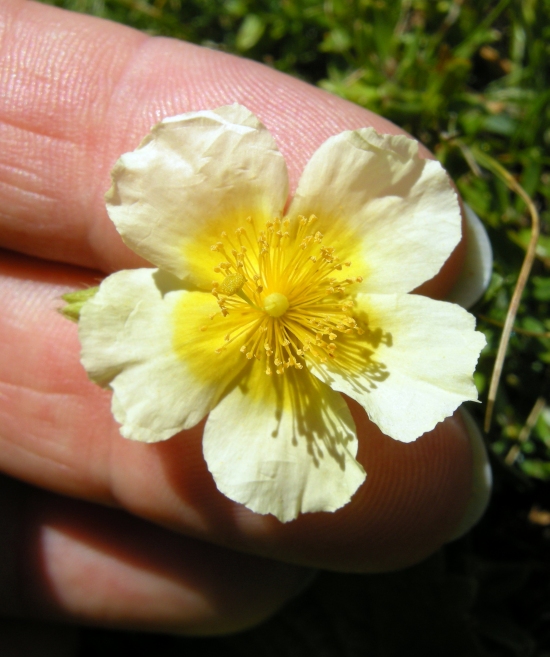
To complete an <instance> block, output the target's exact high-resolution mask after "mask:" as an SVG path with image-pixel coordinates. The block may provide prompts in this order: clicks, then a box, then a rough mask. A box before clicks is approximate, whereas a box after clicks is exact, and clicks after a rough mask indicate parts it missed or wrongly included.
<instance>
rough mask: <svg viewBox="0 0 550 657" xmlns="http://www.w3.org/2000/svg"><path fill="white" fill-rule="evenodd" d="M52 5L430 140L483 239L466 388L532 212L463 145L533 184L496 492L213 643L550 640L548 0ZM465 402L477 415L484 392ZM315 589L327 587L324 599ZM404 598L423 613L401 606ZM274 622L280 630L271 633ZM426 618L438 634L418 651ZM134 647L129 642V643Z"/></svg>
mask: <svg viewBox="0 0 550 657" xmlns="http://www.w3.org/2000/svg"><path fill="white" fill-rule="evenodd" d="M51 4H56V5H57V6H62V7H65V8H68V9H73V10H76V11H83V12H86V13H90V14H95V15H98V16H102V17H105V18H109V19H111V20H116V21H120V22H123V23H125V24H127V25H131V26H134V27H136V28H138V29H141V30H145V31H147V32H148V33H150V34H162V35H168V36H172V37H175V38H181V39H185V40H188V41H192V42H194V43H198V44H203V45H207V46H209V47H213V48H218V49H220V50H224V51H227V52H232V53H237V54H240V55H242V56H245V57H250V58H252V59H255V60H258V61H261V62H264V63H266V64H268V65H269V66H273V67H274V68H276V69H278V70H281V71H284V72H286V73H290V74H291V75H296V76H298V77H300V78H302V79H304V80H307V81H309V82H311V83H312V84H316V85H319V86H320V87H322V88H324V89H327V90H329V91H331V92H333V93H335V94H338V95H339V96H342V97H343V98H347V99H349V100H351V101H353V102H355V103H357V104H359V105H362V106H363V107H366V108H368V109H371V110H373V111H375V112H378V113H379V114H382V115H383V116H385V117H387V118H389V119H391V120H392V121H394V122H395V123H397V124H398V125H400V126H402V127H403V128H405V129H407V130H408V131H409V132H411V133H412V134H413V135H414V136H416V137H417V138H418V139H420V140H421V141H423V142H424V143H425V144H426V145H427V146H428V147H429V148H431V149H432V150H433V151H434V152H435V153H436V155H437V157H438V158H439V159H440V160H441V162H442V163H443V165H444V166H445V167H446V168H447V170H448V171H449V172H450V174H451V176H452V177H453V178H454V180H455V181H456V183H457V185H458V188H459V190H460V192H461V194H462V195H463V197H464V199H465V200H466V201H467V202H468V203H469V204H470V205H471V206H472V207H473V208H474V210H475V211H476V212H477V213H478V214H479V216H480V217H481V218H482V220H483V221H484V223H485V225H486V227H487V229H488V231H489V235H490V237H491V240H492V243H493V248H494V251H495V263H494V273H493V278H492V281H491V285H490V287H489V289H488V290H487V293H486V294H485V297H484V298H483V299H482V301H480V302H479V303H478V305H477V306H476V307H475V308H474V309H473V312H474V313H475V314H476V315H477V316H478V318H479V326H480V328H481V330H483V331H484V333H485V334H486V336H487V340H488V347H487V348H486V349H485V351H484V352H483V354H482V358H481V361H480V365H479V369H478V373H477V375H476V381H477V384H478V387H479V391H480V395H481V398H482V400H484V399H485V395H486V393H487V388H488V381H489V379H490V374H491V370H492V366H493V362H494V356H495V353H496V348H497V346H498V340H499V337H500V327H499V324H500V323H501V322H503V321H504V317H505V314H506V309H507V307H508V303H509V301H510V297H511V294H512V292H513V288H514V285H515V282H516V280H517V276H518V272H519V268H520V266H521V262H522V259H523V257H524V254H525V248H526V244H527V241H528V239H529V223H530V221H529V215H528V213H527V211H526V207H525V204H524V203H523V201H521V200H520V199H519V198H518V197H517V196H515V195H514V194H512V193H511V192H510V191H509V190H508V188H507V187H506V185H505V183H504V181H503V180H501V179H499V178H498V177H496V176H495V175H493V174H491V173H489V172H488V171H486V170H484V169H483V168H482V167H480V166H479V163H478V162H477V161H476V158H477V159H479V157H478V155H476V154H479V153H482V154H483V155H484V156H488V157H490V158H492V159H493V160H495V161H496V162H498V163H500V164H501V165H502V166H503V167H505V168H506V169H507V170H508V171H509V172H510V173H512V174H513V175H514V177H515V178H516V180H517V181H518V182H519V183H520V184H521V185H522V186H523V188H524V189H525V190H526V191H527V193H528V194H529V195H530V196H531V198H532V199H533V200H534V202H535V204H536V206H537V208H538V209H539V212H540V215H541V221H542V237H541V239H540V242H539V246H538V249H537V259H536V262H535V265H534V268H533V272H532V276H531V279H530V281H529V283H528V286H527V289H526V291H525V293H524V295H523V298H522V301H521V305H520V309H519V313H518V316H517V320H516V327H518V329H519V330H518V331H516V332H514V333H513V335H512V339H511V341H510V345H509V350H508V357H507V359H506V363H505V366H504V372H503V377H502V383H501V386H500V390H499V394H498V398H497V403H496V409H495V419H494V422H493V427H492V429H491V432H490V434H489V436H488V444H489V445H490V448H491V450H492V453H493V456H494V466H495V475H496V493H495V499H494V502H493V505H492V509H491V511H490V513H489V514H488V515H487V517H486V519H485V520H484V521H483V522H482V523H481V525H480V526H479V528H478V529H477V530H476V531H475V532H474V533H473V537H470V538H468V539H466V540H465V541H462V542H460V543H458V544H457V545H454V546H452V547H450V548H446V549H445V551H444V552H442V553H440V554H439V555H436V557H434V558H433V559H431V560H429V561H428V562H426V564H422V565H421V566H418V567H417V568H414V569H410V570H408V571H406V572H405V573H403V574H402V575H385V576H376V577H374V578H365V577H358V576H357V577H355V578H353V577H349V576H346V577H343V576H334V575H328V574H327V575H325V576H323V577H322V578H321V580H320V582H319V584H317V586H316V587H315V588H314V589H313V590H312V591H310V593H308V594H306V595H305V596H302V598H301V599H300V601H297V602H296V603H294V605H293V606H292V605H291V607H290V611H289V610H288V609H287V610H286V611H284V612H282V614H280V615H279V616H278V617H277V618H276V619H274V620H273V621H271V622H270V623H268V624H267V625H265V626H263V627H262V628H259V629H258V630H255V631H253V632H249V633H246V634H245V635H242V636H240V637H237V638H233V639H225V640H224V639H222V640H216V641H217V643H215V646H216V650H218V651H220V652H221V653H222V654H228V655H231V654H238V655H248V654H253V653H254V654H255V655H256V654H259V655H264V654H265V655H271V654H273V655H274V654H289V655H290V654H293V655H294V654H296V655H313V654H327V655H345V656H346V655H355V654H373V655H384V656H387V655H388V656H389V655H394V654H395V655H398V654H408V655H416V654H426V655H429V654H436V655H439V654H441V655H443V654H445V655H446V656H447V655H448V656H452V655H468V656H469V655H483V656H485V655H505V656H506V655H523V656H525V655H540V656H542V655H550V632H549V631H548V629H545V627H544V625H543V624H542V623H541V620H540V619H541V618H542V615H543V614H546V615H548V612H549V610H550V607H549V603H548V599H549V598H550V596H549V595H548V590H547V586H546V585H545V584H544V578H541V576H540V575H541V574H545V575H546V576H547V575H548V567H549V566H548V557H547V551H546V550H547V542H548V536H547V533H545V532H547V531H548V530H546V529H545V528H544V526H542V525H539V524H537V522H535V521H534V516H533V514H531V516H530V517H531V520H530V519H529V511H530V510H531V509H532V508H533V507H540V508H550V499H549V498H550V495H549V493H548V490H547V488H546V485H545V484H544V482H545V481H547V480H549V479H550V407H548V406H545V407H544V409H543V410H542V412H541V414H540V415H539V417H538V420H537V421H536V423H535V425H534V427H533V429H532V431H531V433H530V435H529V436H528V438H527V439H526V440H523V441H521V443H518V438H519V436H520V434H521V431H522V427H523V426H524V424H525V422H526V420H527V418H528V416H529V414H530V411H531V409H532V408H533V406H534V404H535V402H536V401H537V399H539V398H541V397H542V398H543V399H544V400H548V394H549V389H550V388H549V375H548V372H549V365H550V337H549V336H550V312H549V311H550V278H549V277H548V269H549V267H550V215H549V210H548V203H547V201H548V198H549V196H550V184H549V183H550V166H549V164H550V156H549V155H548V153H549V149H548V147H549V145H550V121H549V119H550V103H549V100H550V69H549V63H548V62H549V54H550V21H549V20H548V17H549V16H550V0H522V1H520V0H500V1H498V2H497V1H494V0H463V1H462V2H459V1H457V0H455V1H454V2H451V1H449V0H441V1H439V2H437V1H432V0H393V1H392V0H385V1H384V0H332V1H331V0H325V1H324V2H321V1H319V0H296V1H294V2H290V1H285V0H281V1H276V0H187V1H186V0H158V1H156V2H153V1H151V2H147V1H145V0H55V2H51ZM471 410H472V412H473V413H474V414H475V415H476V417H477V418H478V419H479V420H480V421H481V414H482V410H483V409H482V408H481V407H479V405H477V406H472V408H471ZM515 445H518V447H519V453H518V457H517V459H516V461H515V463H514V464H513V465H507V464H505V463H504V460H503V459H504V457H505V455H506V454H508V452H509V451H510V449H511V448H512V447H514V446H515ZM358 582H360V585H358V584H357V583H358ZM331 587H332V588H331ZM330 591H332V592H333V593H335V595H337V596H339V597H337V599H338V600H339V602H338V603H337V604H336V605H335V606H334V609H333V610H332V611H331V610H330V605H328V603H327V599H328V597H330V595H329V593H330ZM373 592H378V594H380V593H381V592H382V593H383V596H382V597H383V598H384V599H385V600H386V609H387V610H389V611H380V610H378V611H376V610H375V609H374V606H375V605H374V603H373V600H374V599H375V598H374V597H373V596H374V595H375V593H373ZM327 596H328V597H327ZM342 600H345V601H348V602H349V601H350V600H351V601H352V602H353V603H354V604H353V605H352V604H349V603H348V602H345V603H342ZM418 600H420V601H421V604H422V605H424V607H423V608H425V609H426V614H425V615H424V617H421V616H419V615H418V611H417V610H416V609H415V608H414V607H415V601H418ZM429 600H431V601H432V602H433V604H432V605H431V606H430V604H429V602H428V601H429ZM405 601H406V602H408V603H409V607H407V605H406V604H405ZM402 602H403V604H401V603H402ZM300 605H301V606H300ZM354 605H355V606H354ZM354 609H355V611H354ZM357 609H359V610H361V611H362V613H363V612H364V614H366V616H367V617H369V614H372V613H375V615H376V614H378V615H376V618H378V619H379V623H378V625H376V624H373V622H372V621H370V620H368V621H367V620H365V618H364V617H362V618H363V621H362V622H363V623H364V628H366V629H364V630H363V631H359V630H358V625H357V624H354V621H353V619H354V618H355V615H354V614H356V610H357ZM308 610H309V611H308ZM390 612H391V613H393V614H394V616H391V613H390ZM300 614H302V616H300ZM316 614H317V616H318V620H317V621H316V620H315V619H316V618H317V616H316ZM295 617H298V618H302V620H301V621H300V622H298V621H293V620H292V619H293V618H295ZM411 618H413V619H415V622H414V623H413V622H412V621H411ZM396 623H397V624H400V625H401V627H402V628H405V629H404V636H405V637H406V638H407V640H406V643H405V644H402V645H401V644H399V640H398V639H396V638H395V632H394V629H395V628H394V626H395V624H396ZM277 628H278V632H279V633H278V634H277V633H276V632H275V630H277ZM392 628H394V629H392ZM384 630H387V633H386V635H385V634H384ZM274 633H275V634H276V635H277V636H281V637H282V638H279V639H278V640H279V641H282V643H280V644H279V643H277V642H275V643H274V642H273V640H272V638H271V639H270V638H269V637H272V635H273V636H275V634H274ZM285 633H286V634H285ZM440 634H441V637H442V638H441V641H442V642H443V643H441V644H440V646H444V648H441V647H440V648H439V652H438V650H435V649H434V650H435V651H434V652H430V651H431V650H432V648H433V646H434V645H435V644H434V643H433V642H434V641H435V640H436V639H435V638H434V637H438V636H439V635H440ZM325 635H326V636H325ZM445 635H448V637H449V638H448V640H446V639H444V636H445ZM320 636H325V638H326V644H327V646H329V648H327V649H326V651H325V652H324V653H321V652H318V650H317V649H316V648H315V647H314V646H315V645H317V644H316V641H317V639H318V638H319V637H320ZM350 636H353V637H356V639H357V640H356V643H354V642H353V641H352V640H351V639H350ZM86 637H87V643H86V646H87V647H86V648H85V650H88V651H89V652H85V653H83V654H86V655H88V654H89V655H92V654H93V655H95V654H100V652H105V651H107V653H109V650H113V651H114V650H118V647H120V646H119V645H118V643H117V642H119V641H122V640H123V639H121V638H120V637H119V636H118V635H116V634H114V633H108V632H105V633H96V634H90V633H88V634H87V635H86ZM315 637H317V639H315ZM384 637H385V638H384ZM452 637H456V639H455V640H453V638H452ZM458 637H461V638H460V640H459V638H458ZM314 639H315V640H314ZM125 640H127V641H131V639H130V638H128V637H126V639H125ZM155 641H156V643H155V644H154V645H155V646H157V648H159V646H164V647H163V648H159V649H157V648H154V649H153V652H156V654H159V655H172V654H182V653H183V652H185V653H186V654H191V655H200V654H202V652H201V651H202V650H203V647H204V646H205V645H206V643H208V642H206V643H203V642H200V641H199V642H187V643H185V642H183V643H181V644H180V643H178V642H180V641H181V640H179V639H169V638H160V637H157V638H156V639H155ZM445 641H446V642H445ZM94 642H95V643H94ZM97 642H99V644H98V643H97ZM102 642H106V643H105V644H104V643H102ZM137 643H139V642H137ZM96 644H97V645H99V646H100V647H98V649H97V650H98V651H97V653H96V652H93V651H94V650H95V648H94V647H93V646H95V645H96ZM107 645H110V646H111V648H109V649H106V648H105V646H107ZM140 645H143V644H140ZM273 645H278V646H279V652H277V653H276V652H274V648H273ZM101 646H104V647H103V648H102V647H101ZM117 646H118V647H117ZM358 646H362V647H363V648H364V650H362V651H361V650H359V648H358ZM143 650H145V648H144V649H143ZM161 650H164V651H165V652H161ZM133 654H135V655H140V654H141V652H140V648H139V647H138V646H137V645H136V649H135V651H134V653H133ZM143 654H145V652H144V653H143Z"/></svg>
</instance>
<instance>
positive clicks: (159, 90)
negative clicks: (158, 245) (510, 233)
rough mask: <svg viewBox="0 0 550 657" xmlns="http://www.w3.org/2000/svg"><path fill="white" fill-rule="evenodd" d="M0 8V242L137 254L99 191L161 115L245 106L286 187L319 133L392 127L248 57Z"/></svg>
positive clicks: (60, 252) (450, 268) (103, 263)
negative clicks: (270, 142) (274, 149)
mask: <svg viewBox="0 0 550 657" xmlns="http://www.w3.org/2000/svg"><path fill="white" fill-rule="evenodd" d="M0 11H1V16H2V18H1V20H2V24H3V26H4V27H3V30H2V32H1V33H0V48H1V49H2V53H3V61H4V62H6V65H4V66H3V70H2V74H1V77H0V90H1V94H0V137H1V139H2V143H3V149H2V153H0V207H1V208H2V210H1V211H0V235H1V237H0V246H3V247H5V248H9V249H13V250H17V251H21V252H24V253H27V254H29V255H36V256H39V257H41V258H48V259H55V260H59V261H63V262H67V263H72V264H78V265H80V266H85V267H91V268H96V269H101V270H103V271H114V270H117V269H121V268H127V267H133V266H138V265H140V264H143V261H141V260H140V259H139V258H138V257H137V256H136V255H135V254H133V253H132V252H130V251H129V250H128V249H127V248H126V247H125V246H124V245H123V244H122V242H121V240H120V238H119V236H118V234H117V233H116V231H115V229H114V227H113V225H112V223H111V222H110V221H109V219H108V217H107V214H106V212H105V207H104V201H103V196H104V193H105V191H106V190H107V189H108V188H109V184H110V182H109V172H110V170H111V168H112V166H113V164H114V163H115V161H116V160H117V158H118V157H119V156H120V154H121V153H123V152H125V151H128V150H131V149H133V148H135V147H136V146H137V145H138V144H139V142H140V141H141V139H142V138H143V136H144V135H145V134H147V132H148V131H149V129H150V127H151V126H152V125H153V124H155V123H157V122H158V121H160V120H161V119H162V118H164V117H166V116H170V115H175V114H178V113H181V112H186V111H189V110H197V109H212V108H215V107H217V106H220V105H224V104H228V103H233V102H239V103H241V104H244V105H246V106H247V107H248V108H249V109H250V110H252V111H253V112H254V113H255V114H256V115H257V116H259V117H260V119H261V120H262V121H263V122H264V123H265V124H266V126H267V127H268V129H269V130H270V131H271V133H272V134H273V135H274V137H275V139H276V141H277V144H278V146H279V148H280V150H281V151H282V153H283V155H284V156H285V159H286V161H287V164H288V168H289V175H290V188H291V193H292V191H293V189H294V188H295V186H296V183H297V179H298V177H299V174H300V173H301V171H302V169H303V167H304V165H305V163H306V162H307V161H308V159H309V157H310V156H311V154H312V153H313V152H314V151H315V150H316V148H317V147H318V146H319V145H320V144H321V143H322V142H324V141H325V140H326V139H327V138H328V137H329V136H331V135H334V134H336V133H338V132H341V131H342V130H344V129H355V128H360V127H367V126H373V127H375V128H376V129H377V130H378V131H380V132H386V133H393V134H395V133H401V132H402V131H401V130H400V129H399V128H397V127H396V126H394V125H393V124H391V123H389V122H388V121H386V120H384V119H382V118H380V117H378V116H376V115H374V114H372V113H370V112H368V111H366V110H364V109H361V108H359V107H357V106H355V105H352V104H350V103H348V102H346V101H343V100H341V99H338V98H336V97H334V96H332V95H330V94H328V93H326V92H323V91H321V90H320V89H316V88H314V87H311V86H309V85H306V84H304V83H303V82H300V81H298V80H296V79H293V78H291V77H289V76H285V75H283V74H281V73H278V72H276V71H274V70H272V69H269V68H267V67H265V66H261V65H259V64H255V63H253V62H251V61H247V60H244V59H239V58H237V57H232V56H229V55H226V54H223V53H219V52H216V51H213V50H208V49H204V48H199V47H197V46H193V45H191V44H187V43H182V42H177V41H173V40H166V39H153V38H149V37H147V36H145V35H143V34H141V33H139V32H136V31H134V30H130V29H128V28H124V27H121V26H119V25H115V24H112V23H108V22H105V21H100V20H97V19H91V18H89V17H85V16H80V15H76V14H70V13H66V12H62V11H59V10H57V9H53V8H51V7H47V6H44V5H39V4H35V3H33V2H24V1H23V0H11V1H10V2H8V3H3V5H2V8H1V10H0ZM60 44H62V48H59V45H60ZM424 154H425V155H428V153H427V151H425V150H424ZM461 255H462V251H461V248H460V247H458V248H457V249H456V250H455V253H454V254H453V256H452V257H451V258H450V259H449V261H448V262H447V264H446V265H445V267H444V269H443V270H442V272H440V274H439V275H438V276H437V277H436V281H435V283H433V284H432V285H431V286H430V287H429V288H427V291H428V292H429V293H431V294H432V295H434V296H438V297H441V296H443V295H444V294H445V292H446V291H447V290H448V289H449V288H450V286H451V285H452V283H453V281H454V278H455V276H456V274H457V271H458V270H459V268H460V264H461V259H462V258H461ZM425 289H426V288H425Z"/></svg>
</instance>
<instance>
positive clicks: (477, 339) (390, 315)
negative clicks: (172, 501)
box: [79, 105, 484, 522]
mask: <svg viewBox="0 0 550 657" xmlns="http://www.w3.org/2000/svg"><path fill="white" fill-rule="evenodd" d="M112 179H113V184H112V187H111V189H110V190H109V192H108V193H107V195H106V200H107V209H108V213H109V216H110V217H111V219H112V221H113V222H114V224H115V226H116V228H117V230H118V231H119V233H120V234H121V236H122V238H123V240H124V241H125V242H126V244H127V245H128V246H129V247H130V248H131V249H133V250H134V251H135V252H136V253H138V254H139V255H141V256H143V257H144V258H145V259H146V260H147V261H149V262H151V263H153V265H154V266H155V267H156V268H154V269H153V268H151V269H135V270H126V271H119V272H117V273H115V274H113V275H111V276H109V277H108V278H107V279H105V280H104V281H103V283H102V284H101V286H100V288H99V291H98V292H97V294H96V295H95V296H94V297H93V298H91V299H89V300H88V301H86V303H85V304H84V306H83V308H82V310H81V312H80V322H79V335H80V340H81V344H82V363H83V365H84V367H85V368H86V370H87V372H88V374H89V376H90V377H91V379H92V380H93V381H95V382H96V383H98V384H99V385H101V386H106V387H109V388H111V389H112V391H113V398H112V412H113V415H114V417H115V418H116V420H117V421H118V422H119V423H120V424H121V425H122V426H121V433H122V435H123V436H125V437H126V438H130V439H133V440H139V441H143V442H156V441H161V440H165V439H167V438H170V437H171V436H173V435H174V434H176V433H178V432H179V431H181V430H184V429H189V428H190V427H193V426H194V425H196V424H197V423H198V422H200V421H201V420H202V419H203V418H205V417H206V416H208V418H207V420H206V424H205V428H204V437H203V451H204V457H205V460H206V463H207V465H208V468H209V470H210V472H211V473H212V475H213V477H214V480H215V482H216V485H217V486H218V488H219V490H220V491H221V492H222V493H224V494H225V495H226V496H227V497H229V498H231V499H232V500H235V501H237V502H240V503H241V504H244V505H245V506H247V507H248V508H249V509H252V510H253V511H256V512H257V513H262V514H266V513H271V514H273V515H275V516H276V517H277V518H279V519H280V520H281V521H283V522H286V521H289V520H292V519H294V518H296V517H297V516H298V514H300V513H305V512H313V511H334V510H336V509H338V508H340V507H342V506H343V505H345V504H347V503H348V502H349V500H350V499H351V497H352V496H353V494H354V493H355V491H356V490H357V489H358V488H359V486H360V485H361V484H362V483H363V481H364V479H365V476H366V475H365V471H364V469H363V467H362V466H361V465H360V464H359V463H358V462H357V461H356V459H355V456H356V453H357V435H356V430H355V425H354V422H353V419H352V416H351V414H350V411H349V409H348V406H347V404H346V402H345V400H344V398H343V397H342V395H341V394H340V393H341V392H343V393H345V394H346V395H348V396H349V397H352V398H353V399H355V400H356V401H357V402H359V404H361V406H363V408H364V409H365V410H366V411H367V413H368V415H369V417H370V419H371V420H372V421H374V422H375V423H376V424H377V425H378V426H379V427H380V429H381V430H382V431H383V432H384V433H385V434H387V435H388V436H390V437H391V438H394V439H396V440H400V441H404V442H408V441H412V440H415V439H416V438H418V437H419V436H420V435H422V434H423V433H425V432H426V431H429V430H431V429H433V428H434V426H435V425H436V424H437V423H438V422H440V421H442V420H443V419H444V418H445V417H447V416H448V415H450V414H451V413H452V412H453V411H454V410H455V409H456V408H457V407H458V406H459V404H461V403H462V402H463V401H464V400H468V399H476V397H477V395H476V390H475V387H474V384H473V381H472V373H473V370H474V368H475V364H476V362H477V358H478V355H479V352H480V350H481V348H482V346H483V344H484V338H483V336H482V335H481V334H480V333H477V332H475V330H474V325H475V321H474V318H473V317H472V316H471V315H470V314H468V313H467V312H466V311H465V310H463V309H462V308H460V307H459V306H456V305H453V304H449V303H444V302H440V301H434V300H431V299H428V298H426V297H422V296H419V295H414V294H408V293H409V292H410V291H411V290H413V289H415V288H416V287H417V286H418V285H420V284H421V283H422V282H424V281H426V280H428V279H430V278H431V277H433V276H434V275H435V274H436V273H437V272H438V271H439V269H440V268H441V266H442V264H443V263H444V262H445V260H446V259H447V258H448V256H449V254H450V253H451V252H452V250H453V248H454V247H455V246H456V244H457V243H458V241H459V239H460V225H461V220H460V212H459V207H458V202H457V198H456V194H455V193H454V191H453V190H452V187H451V185H450V183H449V180H448V178H447V176H446V174H445V173H444V171H443V169H442V168H441V166H440V165H439V163H437V162H435V161H430V160H423V159H421V158H420V157H419V156H418V147H417V143H416V142H415V141H413V140H411V139H408V138H407V137H404V136H390V135H380V134H378V133H377V132H375V131H374V130H373V129H372V128H366V129H362V130H356V131H350V132H343V133H342V134H340V135H337V136H335V137H332V138H330V139H329V140H328V141H326V142H325V143H324V144H323V145H322V146H321V147H320V148H319V150H318V151H317V152H316V153H315V154H314V155H313V157H312V158H311V160H310V161H309V163H308V164H307V166H306V168H305V170H304V172H303V175H302V178H301V180H300V183H299V186H298V189H297V191H296V194H295V196H294V198H293V200H292V202H291V203H290V206H289V208H288V211H287V212H286V214H285V213H284V208H285V204H286V202H287V196H288V182H287V171H286V165H285V162H284V159H283V157H282V155H281V154H280V152H279V151H278V149H277V146H276V144H275V141H274V139H273V137H272V136H271V135H270V134H269V132H268V131H267V129H266V128H265V127H264V126H263V125H262V124H261V123H260V121H259V120H258V119H257V118H256V117H255V116H254V115H253V114H252V113H251V112H249V111H248V110H247V109H246V108H244V107H242V106H239V105H232V106H227V107H220V108H218V109H216V110H214V111H201V112H192V113H188V114H183V115H180V116H175V117H171V118H167V119H165V120H164V121H162V122H161V123H160V124H158V125H157V126H155V127H154V128H153V130H152V132H151V133H150V134H149V135H148V136H147V137H146V138H145V140H144V141H143V143H142V144H141V145H140V146H139V148H137V149H136V150H135V151H133V152H132V153H127V154H125V155H123V156H122V157H121V158H120V160H119V161H118V162H117V164H116V165H115V168H114V170H113V172H112Z"/></svg>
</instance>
